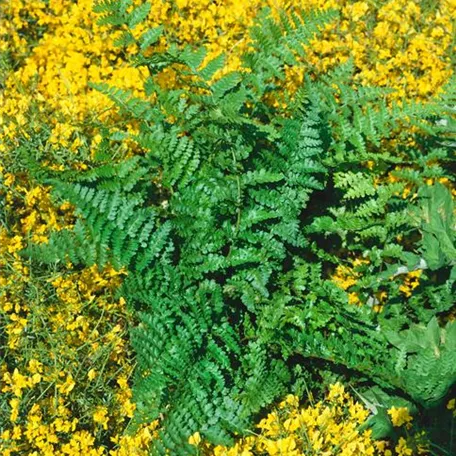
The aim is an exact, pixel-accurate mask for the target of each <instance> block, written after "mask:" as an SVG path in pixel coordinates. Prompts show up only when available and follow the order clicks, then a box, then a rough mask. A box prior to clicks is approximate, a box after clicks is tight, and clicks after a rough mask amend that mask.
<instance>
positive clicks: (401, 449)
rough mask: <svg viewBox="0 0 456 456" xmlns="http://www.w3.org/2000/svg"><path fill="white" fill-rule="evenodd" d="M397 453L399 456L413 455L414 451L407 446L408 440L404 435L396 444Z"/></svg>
mask: <svg viewBox="0 0 456 456" xmlns="http://www.w3.org/2000/svg"><path fill="white" fill-rule="evenodd" d="M395 450H396V454H397V456H412V455H413V451H412V450H411V449H410V448H408V447H407V441H406V440H405V439H404V437H401V438H400V439H399V443H398V445H396V448H395Z"/></svg>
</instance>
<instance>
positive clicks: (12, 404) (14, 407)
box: [9, 397, 20, 423]
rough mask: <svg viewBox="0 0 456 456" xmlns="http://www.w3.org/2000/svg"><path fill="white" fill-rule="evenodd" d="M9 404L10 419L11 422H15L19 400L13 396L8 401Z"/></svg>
mask: <svg viewBox="0 0 456 456" xmlns="http://www.w3.org/2000/svg"><path fill="white" fill-rule="evenodd" d="M9 405H10V407H11V414H10V421H11V422H12V423H15V422H16V421H17V418H18V416H19V405H20V400H19V399H18V398H17V397H14V398H13V399H11V400H10V401H9Z"/></svg>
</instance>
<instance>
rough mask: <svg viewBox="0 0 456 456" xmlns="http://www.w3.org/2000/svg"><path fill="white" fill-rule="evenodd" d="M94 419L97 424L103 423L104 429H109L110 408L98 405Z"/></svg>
mask: <svg viewBox="0 0 456 456" xmlns="http://www.w3.org/2000/svg"><path fill="white" fill-rule="evenodd" d="M92 417H93V421H94V422H95V423H97V424H101V425H102V427H103V429H108V421H109V417H108V409H107V408H106V407H103V406H98V407H97V408H96V410H95V412H94V414H93V416H92Z"/></svg>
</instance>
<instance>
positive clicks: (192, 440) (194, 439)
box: [188, 432, 201, 446]
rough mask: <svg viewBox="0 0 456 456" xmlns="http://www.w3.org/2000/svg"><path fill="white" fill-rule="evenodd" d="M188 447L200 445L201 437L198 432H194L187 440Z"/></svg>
mask: <svg viewBox="0 0 456 456" xmlns="http://www.w3.org/2000/svg"><path fill="white" fill-rule="evenodd" d="M188 443H189V444H190V445H194V446H198V445H199V444H200V443H201V435H200V433H199V432H195V433H194V434H192V435H191V436H190V437H189V438H188Z"/></svg>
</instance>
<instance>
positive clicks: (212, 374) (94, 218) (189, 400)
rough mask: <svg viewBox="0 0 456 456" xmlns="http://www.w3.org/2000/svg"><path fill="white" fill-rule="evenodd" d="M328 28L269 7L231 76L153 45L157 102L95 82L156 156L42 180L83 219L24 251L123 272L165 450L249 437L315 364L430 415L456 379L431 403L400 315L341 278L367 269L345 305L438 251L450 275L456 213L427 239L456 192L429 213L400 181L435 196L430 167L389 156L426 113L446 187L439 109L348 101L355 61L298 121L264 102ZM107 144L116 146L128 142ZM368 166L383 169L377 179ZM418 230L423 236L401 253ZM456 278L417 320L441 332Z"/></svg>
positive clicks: (312, 88) (321, 84)
mask: <svg viewBox="0 0 456 456" xmlns="http://www.w3.org/2000/svg"><path fill="white" fill-rule="evenodd" d="M130 6H131V5H130V2H103V3H100V4H99V5H98V6H97V8H98V10H99V11H100V12H101V13H102V14H104V15H105V16H104V18H105V19H103V20H104V21H105V22H106V23H111V24H114V25H123V26H125V28H126V29H127V30H130V29H131V28H133V27H135V26H136V25H138V24H139V23H141V21H142V20H143V19H144V18H145V17H146V15H147V14H148V8H149V6H147V4H144V5H142V6H139V7H138V8H136V9H133V10H131V8H130ZM334 17H335V13H333V12H321V13H307V12H303V11H295V12H294V13H292V14H291V15H288V14H285V13H283V14H281V15H280V20H279V21H278V22H275V21H274V20H273V19H271V18H270V17H269V12H268V10H264V11H263V13H262V14H261V15H260V18H259V20H258V22H257V24H256V26H255V27H254V28H253V29H252V31H251V36H252V39H253V44H252V51H250V52H248V53H247V54H246V55H245V56H244V58H243V65H244V68H243V69H248V70H250V71H243V69H241V70H240V71H239V72H232V73H228V74H226V75H224V76H222V77H220V78H218V79H217V77H216V76H217V72H218V71H219V70H220V69H222V68H223V66H224V56H223V55H220V56H217V57H216V58H215V59H213V60H211V61H210V62H208V63H207V64H206V65H205V66H204V67H203V68H201V66H202V62H203V61H204V59H205V56H206V50H205V49H204V48H202V49H196V50H195V49H192V48H191V47H189V46H187V47H185V48H183V49H180V48H179V47H178V46H176V45H172V44H171V45H170V46H168V48H167V50H166V51H163V52H158V51H156V52H153V53H150V52H149V49H148V48H149V46H150V45H152V44H153V43H155V42H157V40H158V38H159V37H160V36H161V33H162V29H153V30H150V31H148V32H145V33H144V34H143V35H142V36H141V37H140V38H139V41H138V44H139V47H140V49H142V51H141V52H140V54H139V55H138V56H136V57H135V58H134V63H135V64H136V65H144V66H145V67H146V68H148V70H149V73H150V75H149V77H148V78H147V79H146V80H145V83H144V88H145V92H146V94H147V97H151V99H154V103H153V104H152V103H150V102H149V101H148V100H147V99H138V98H135V97H133V96H132V94H131V93H130V92H128V91H123V90H119V89H117V88H112V87H109V86H107V85H94V86H93V87H94V88H96V89H97V90H100V91H101V92H102V93H104V94H106V95H107V96H109V97H110V98H111V100H112V101H113V102H114V103H115V104H116V106H118V107H119V109H120V114H121V116H122V118H123V119H125V120H130V119H132V118H133V119H136V120H137V122H138V124H139V132H138V133H137V134H135V135H134V136H133V135H126V134H125V136H126V137H128V138H129V139H134V140H136V141H137V143H138V144H139V145H140V146H141V147H142V148H143V154H142V155H141V156H138V157H135V158H133V159H128V160H124V161H123V162H121V163H118V164H115V163H114V164H113V163H109V162H108V163H103V162H102V163H100V165H99V166H97V167H95V168H93V169H92V170H90V171H88V172H86V173H83V174H79V175H77V176H71V175H69V176H68V179H66V180H61V181H59V180H58V179H55V178H54V179H51V180H49V179H48V180H47V182H48V183H50V184H52V185H53V187H54V193H55V195H56V197H58V198H61V199H68V200H69V201H71V202H72V203H73V204H74V205H75V206H76V208H77V212H78V216H79V221H78V223H77V224H76V226H75V229H74V230H73V231H64V232H59V233H55V234H54V235H53V236H52V237H51V239H50V242H49V244H47V245H40V246H31V247H30V248H29V250H28V253H29V254H32V255H33V256H34V257H35V258H37V259H38V260H42V261H55V260H57V259H60V260H62V261H65V260H67V259H70V260H71V261H72V262H73V263H82V264H92V263H97V264H99V265H104V264H106V263H107V262H110V263H112V264H113V265H114V266H115V267H126V268H127V269H128V276H127V278H126V280H125V282H124V284H123V288H122V290H121V292H122V295H123V296H125V297H126V298H127V300H128V302H129V304H130V305H131V306H132V308H134V309H135V310H136V311H137V313H138V315H139V318H140V321H141V323H140V324H139V325H138V326H137V327H136V328H135V329H134V330H133V333H132V342H133V345H134V347H135V350H136V353H137V359H138V368H137V371H136V380H135V399H136V403H137V414H136V417H135V420H136V423H140V422H142V421H148V420H151V419H156V418H159V417H160V418H161V419H162V428H161V431H160V438H159V439H158V440H157V441H156V442H155V443H154V448H153V452H155V453H156V454H166V453H167V452H171V453H172V454H177V455H181V454H182V455H185V454H192V452H193V451H194V450H193V447H191V446H190V445H188V444H187V438H188V436H189V435H191V434H192V433H194V432H195V431H199V432H201V433H202V434H203V436H204V437H205V438H207V439H208V440H209V441H211V442H213V443H223V444H227V443H230V442H232V438H233V435H234V433H242V432H244V431H245V430H246V429H247V428H248V426H249V425H250V423H251V420H252V419H253V417H255V416H256V415H257V414H258V413H260V412H261V410H262V409H263V408H264V407H266V406H267V405H269V404H270V403H272V402H273V401H274V400H275V399H276V398H278V397H279V396H280V395H281V394H284V393H285V392H286V391H287V389H288V388H289V387H290V385H293V384H294V385H299V384H300V383H302V382H303V381H304V380H303V379H304V376H305V375H308V372H312V373H313V372H314V371H315V370H318V368H316V367H315V365H318V363H321V362H324V363H326V364H327V365H328V366H330V367H331V368H333V367H334V366H342V367H343V368H345V369H350V370H351V371H352V372H355V373H356V375H357V376H358V377H360V378H364V379H366V378H367V379H369V381H370V382H373V383H377V384H379V385H381V386H382V387H384V388H386V389H399V390H402V392H403V394H404V395H407V394H408V395H411V396H412V397H414V398H415V399H416V400H418V401H421V402H422V403H426V404H427V403H432V402H433V401H438V400H439V399H440V398H441V397H442V395H443V394H445V392H446V391H447V390H448V388H449V386H450V385H451V383H452V382H453V381H454V377H453V371H452V368H451V361H452V359H451V358H448V359H447V358H445V359H442V360H441V361H439V362H441V364H438V368H437V369H439V370H438V371H439V372H440V374H441V376H442V378H443V380H441V381H440V383H439V382H438V381H437V380H436V379H435V378H432V380H431V383H432V382H434V383H432V385H435V388H436V389H435V393H434V394H433V395H432V394H431V393H430V391H431V388H430V385H431V383H426V384H423V390H419V387H418V390H414V388H415V386H413V385H411V384H410V383H408V382H407V381H405V380H404V376H405V372H406V371H407V372H409V373H410V374H413V378H421V377H420V376H421V375H422V373H423V372H430V371H429V370H428V366H429V365H430V364H432V363H435V362H436V361H435V359H431V358H430V356H431V352H430V351H429V350H427V349H426V350H425V351H424V352H423V353H422V356H423V360H421V359H420V361H419V362H420V363H421V362H423V363H424V364H425V365H426V366H427V367H426V369H424V368H423V370H422V371H420V372H417V371H414V370H413V369H414V368H413V367H412V365H410V366H408V365H407V359H409V360H413V359H414V358H413V356H414V354H413V353H412V354H410V353H409V352H407V351H404V348H403V347H402V346H401V345H400V344H399V345H398V344H395V343H393V342H391V341H388V340H386V339H385V337H384V335H383V332H382V331H383V330H385V331H389V332H390V333H395V334H402V333H401V331H404V325H405V323H406V322H405V321H404V318H405V317H404V314H403V313H402V314H401V312H400V311H397V307H395V306H394V303H393V304H392V305H391V307H390V308H389V309H388V310H387V311H385V314H384V315H382V316H378V315H376V314H375V313H374V312H372V310H371V309H370V307H369V306H364V307H360V308H358V307H353V306H349V304H348V294H347V292H346V291H344V290H341V289H340V288H339V287H337V286H336V285H335V284H334V283H333V282H332V281H331V280H330V277H328V276H329V274H330V272H331V270H333V269H334V268H335V267H336V266H337V265H340V264H343V263H344V261H345V260H346V258H347V257H348V256H349V252H351V253H354V254H356V255H358V256H360V257H361V256H364V257H365V258H368V259H369V260H370V261H369V263H368V265H367V266H365V268H364V271H363V273H364V277H363V278H362V279H361V280H359V282H358V283H357V284H356V286H355V287H354V288H353V290H350V291H354V292H356V293H357V294H358V295H359V296H360V299H363V300H364V301H365V302H366V303H367V302H374V301H373V299H374V298H373V296H374V295H375V293H377V292H379V291H381V290H383V288H382V287H386V288H387V290H388V291H392V293H391V295H396V296H397V295H398V294H399V284H398V279H397V280H394V279H395V278H396V276H395V272H392V271H393V270H394V271H397V270H399V269H400V268H401V267H403V264H402V263H406V264H407V268H408V267H409V265H410V264H412V263H416V264H418V265H419V264H420V261H419V260H420V255H421V254H423V256H425V257H427V258H430V257H433V256H434V255H435V251H434V250H435V249H437V246H438V249H439V252H443V253H442V261H440V260H439V261H436V262H435V264H433V267H434V266H435V268H436V269H437V268H441V267H442V268H445V267H448V266H449V265H453V263H452V261H453V260H452V259H451V258H450V256H451V255H453V250H452V244H451V246H450V244H449V243H448V241H447V238H446V237H445V238H443V237H441V236H440V234H441V232H442V230H444V231H445V233H446V234H447V236H448V238H449V239H451V242H453V241H452V239H453V237H452V236H453V234H452V232H451V230H450V225H451V223H452V222H451V217H452V216H451V217H450V216H449V215H448V214H446V215H440V216H439V217H440V218H439V217H437V219H436V220H434V221H433V222H430V221H428V223H427V224H421V222H419V223H417V214H420V210H422V208H423V204H425V203H423V200H424V198H428V204H430V205H431V206H432V208H433V209H432V210H433V211H437V212H438V213H440V214H441V208H442V206H445V208H446V209H445V210H447V208H448V207H449V205H450V203H449V199H448V194H445V196H444V195H443V194H440V193H439V194H438V195H436V194H431V195H429V194H426V192H424V191H421V194H420V197H419V198H417V201H415V202H408V201H404V199H403V198H402V197H401V193H402V192H403V191H404V190H405V187H406V183H415V185H417V186H419V185H422V182H423V179H424V176H427V175H428V174H427V173H430V172H431V171H430V170H429V169H427V161H426V160H425V159H423V160H422V161H421V162H417V161H415V160H414V156H415V155H416V154H418V153H420V154H422V151H421V150H419V151H418V152H417V151H416V150H415V151H414V150H413V149H412V148H410V149H406V150H402V149H399V150H397V151H396V152H397V153H390V152H384V151H383V150H381V147H382V142H383V141H386V140H388V139H390V138H392V137H394V135H395V134H396V133H395V132H397V130H398V129H399V128H400V127H401V126H402V125H403V123H404V122H405V119H406V118H407V117H413V118H414V121H413V122H414V124H415V125H417V126H418V125H421V126H422V127H423V128H424V129H425V130H426V131H425V133H426V136H425V135H424V133H423V132H421V133H418V134H417V135H416V142H417V144H418V145H417V146H416V147H417V148H419V147H423V148H424V146H423V143H424V142H425V141H426V150H427V152H426V154H428V156H429V157H431V156H432V157H438V158H439V163H440V165H439V167H434V169H433V170H432V173H433V174H432V175H433V176H434V177H446V176H448V174H449V173H448V171H447V165H446V164H445V163H451V157H450V154H449V152H448V147H447V146H446V145H445V144H442V141H441V140H440V135H441V132H440V130H439V128H438V127H437V126H436V125H433V124H432V121H430V120H429V118H430V116H432V115H434V113H435V112H441V113H443V112H444V110H443V109H441V110H440V111H439V109H437V108H436V107H434V108H432V110H431V109H430V108H429V109H428V108H424V107H420V106H419V105H410V106H405V107H403V108H401V109H399V107H398V106H397V105H395V106H392V107H389V106H388V105H387V104H386V102H385V100H384V95H385V93H386V92H385V91H384V90H377V89H369V88H356V87H355V88H354V87H353V78H352V76H353V67H352V66H351V65H350V63H348V64H347V65H345V66H343V67H342V68H339V69H338V70H336V71H335V72H334V73H333V74H331V75H329V76H328V77H326V78H323V79H321V80H317V81H313V80H312V79H311V78H310V77H308V78H307V79H306V82H305V84H304V86H303V87H302V88H301V89H300V90H299V91H298V93H297V94H295V97H294V98H292V97H288V98H286V99H287V101H288V102H289V103H288V107H287V109H286V110H282V109H278V108H275V107H274V106H272V105H271V103H270V102H268V97H270V96H271V95H272V94H274V93H275V92H276V89H277V88H278V87H279V82H280V79H282V78H283V77H284V74H285V73H284V71H285V66H286V65H304V64H303V63H301V62H302V59H301V57H302V56H303V55H304V54H303V44H304V43H308V42H309V40H310V39H311V38H312V37H313V36H314V35H315V33H317V32H318V31H319V29H320V28H321V26H322V25H323V24H325V23H327V21H329V20H331V19H332V18H334ZM125 43H126V42H125ZM125 43H124V44H125ZM145 51H147V52H145ZM171 66H172V67H173V69H174V70H175V71H176V74H177V80H178V81H179V84H181V85H182V86H183V87H185V89H183V88H176V89H169V90H168V89H163V88H161V87H160V85H159V83H158V82H157V80H156V76H157V74H159V73H160V72H161V71H162V70H163V69H164V68H168V67H171ZM337 100H339V101H337ZM442 115H443V114H442ZM171 119H172V120H171ZM420 135H421V136H420ZM105 136H106V141H109V140H122V137H123V136H124V134H121V135H118V134H114V135H111V134H110V132H109V131H107V132H106V134H105ZM424 136H425V137H426V140H424V139H423V138H424ZM368 160H371V161H373V162H374V164H373V166H370V167H368V166H366V162H367V161H368ZM410 162H413V163H414V164H415V165H416V166H414V167H410V166H407V164H408V163H410ZM396 165H402V171H399V172H401V173H402V174H403V176H404V179H405V180H406V182H405V183H397V182H387V181H385V179H384V177H385V176H386V175H387V173H388V172H389V171H391V170H392V169H393V167H394V166H396ZM348 167H349V168H348ZM410 168H411V170H409V171H407V169H410ZM378 176H382V177H383V181H380V182H379V181H378V180H377V177H378ZM436 191H437V192H440V190H436ZM439 211H440V212H439ZM422 232H423V233H425V234H423V236H421V235H420V233H422ZM404 233H405V234H412V235H413V236H414V237H416V238H417V239H420V240H419V241H417V242H415V244H414V245H413V246H412V247H407V248H406V247H403V246H398V245H397V236H398V235H399V234H404ZM328 239H329V240H330V242H328ZM421 239H422V241H421ZM436 239H437V242H436ZM439 258H440V257H439ZM411 267H412V268H413V267H415V266H413V265H412V266H411ZM407 271H408V269H407ZM391 276H392V280H386V279H387V278H388V277H391ZM451 277H453V278H451ZM451 277H449V278H448V280H446V281H445V283H444V284H442V283H441V284H433V285H432V287H430V288H429V292H428V294H427V295H426V293H422V294H421V295H420V296H421V298H420V299H422V300H425V301H426V302H427V303H428V302H429V301H430V300H431V298H430V295H432V294H433V293H436V294H438V296H441V297H442V305H441V307H439V305H438V304H437V303H436V304H435V305H433V306H431V307H432V309H429V311H428V312H427V313H426V312H425V311H424V310H422V311H421V313H420V311H419V307H420V303H422V302H421V301H420V302H418V301H417V302H416V303H415V304H413V301H412V302H411V304H410V313H411V314H412V315H413V316H414V318H417V319H419V318H422V319H427V321H426V323H427V322H428V321H429V320H430V319H431V318H432V317H433V316H434V315H435V314H436V313H438V312H439V311H443V310H444V309H445V310H448V308H449V307H450V306H451V304H449V303H450V301H451V288H452V286H453V282H454V274H453V276H451ZM443 302H445V304H443ZM414 305H416V309H414V307H413V306H414ZM421 307H422V308H424V306H421ZM428 307H429V306H428ZM379 329H381V330H382V331H379ZM448 333H449V334H453V330H452V329H451V328H448ZM445 350H446V349H445ZM445 356H446V355H445ZM434 365H436V364H434ZM407 369H408V370H407ZM306 370H307V372H305V371H306ZM303 372H304V373H303ZM423 375H424V374H423Z"/></svg>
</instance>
